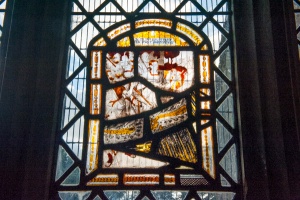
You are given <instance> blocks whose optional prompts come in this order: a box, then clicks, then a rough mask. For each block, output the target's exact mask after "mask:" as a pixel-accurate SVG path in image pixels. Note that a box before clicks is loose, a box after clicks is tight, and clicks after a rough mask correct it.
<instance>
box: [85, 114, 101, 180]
mask: <svg viewBox="0 0 300 200" xmlns="http://www.w3.org/2000/svg"><path fill="white" fill-rule="evenodd" d="M99 129H100V120H90V121H89V138H88V152H87V162H86V174H89V173H91V172H92V171H94V170H96V169H97V168H98V148H99Z"/></svg>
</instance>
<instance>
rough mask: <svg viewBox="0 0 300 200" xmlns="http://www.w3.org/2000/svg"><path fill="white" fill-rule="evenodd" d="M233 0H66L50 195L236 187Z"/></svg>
mask: <svg viewBox="0 0 300 200" xmlns="http://www.w3.org/2000/svg"><path fill="white" fill-rule="evenodd" d="M232 15H233V13H232V10H231V1H230V0H198V1H196V0H191V1H187V0H174V1H169V0H156V1H154V0H100V1H91V0H78V1H77V0H76V1H75V0H74V1H73V4H72V11H71V26H70V34H69V38H70V39H69V46H68V62H67V67H66V68H67V69H66V74H65V80H64V88H63V98H62V112H61V124H60V126H59V127H58V137H57V138H58V145H57V157H56V169H55V173H54V178H53V189H54V191H55V197H56V198H58V197H59V198H60V199H63V200H67V199H132V200H134V199H156V200H158V199H211V198H215V199H233V198H234V197H235V196H236V195H238V194H239V193H240V192H241V191H239V190H238V188H240V187H239V186H240V178H239V174H240V173H239V159H238V155H239V152H238V147H239V144H238V141H239V139H238V131H237V130H238V129H237V125H236V124H237V118H236V110H235V96H236V94H235V88H234V86H235V79H234V77H233V74H234V73H233V53H232V28H231V18H232Z"/></svg>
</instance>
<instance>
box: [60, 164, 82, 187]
mask: <svg viewBox="0 0 300 200" xmlns="http://www.w3.org/2000/svg"><path fill="white" fill-rule="evenodd" d="M79 182H80V169H79V167H76V168H75V169H74V170H73V171H72V172H71V174H70V175H69V176H68V177H67V178H66V179H65V180H64V182H62V184H61V185H64V186H75V185H79Z"/></svg>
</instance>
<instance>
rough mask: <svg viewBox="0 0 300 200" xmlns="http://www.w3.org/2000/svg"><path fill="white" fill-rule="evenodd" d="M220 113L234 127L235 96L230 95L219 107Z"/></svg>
mask: <svg viewBox="0 0 300 200" xmlns="http://www.w3.org/2000/svg"><path fill="white" fill-rule="evenodd" d="M217 111H218V113H220V115H221V116H222V117H223V118H224V119H225V120H226V121H227V123H228V124H229V125H230V126H231V127H233V128H234V120H235V118H234V112H233V97H232V94H230V95H228V96H227V97H226V99H225V100H224V101H223V102H222V103H221V105H220V106H219V107H218V108H217Z"/></svg>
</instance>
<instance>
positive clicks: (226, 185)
mask: <svg viewBox="0 0 300 200" xmlns="http://www.w3.org/2000/svg"><path fill="white" fill-rule="evenodd" d="M220 179H221V185H222V186H224V187H230V186H231V184H230V183H229V182H228V181H227V180H226V178H224V176H222V175H220Z"/></svg>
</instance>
